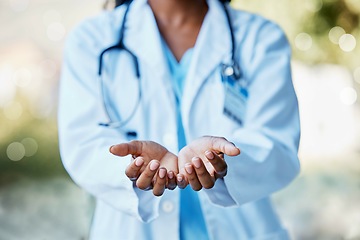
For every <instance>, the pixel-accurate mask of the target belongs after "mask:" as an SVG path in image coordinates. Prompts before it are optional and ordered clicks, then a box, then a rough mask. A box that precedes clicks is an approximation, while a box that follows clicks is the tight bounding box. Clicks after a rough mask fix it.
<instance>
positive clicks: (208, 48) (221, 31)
mask: <svg viewBox="0 0 360 240" xmlns="http://www.w3.org/2000/svg"><path fill="white" fill-rule="evenodd" d="M207 3H208V6H209V10H208V12H207V14H206V16H205V19H204V22H203V24H202V27H201V29H200V32H199V36H198V38H197V41H196V43H195V47H194V51H193V56H192V62H191V66H190V69H189V72H188V74H187V78H186V81H185V86H184V92H186V94H184V95H183V98H182V113H183V119H187V118H188V114H189V113H190V110H191V105H192V103H193V101H194V99H195V98H196V95H197V93H198V91H199V90H200V88H201V85H202V84H203V83H204V81H205V80H206V78H207V77H208V76H209V75H210V73H211V72H213V71H214V70H215V68H217V67H218V66H219V65H220V64H221V63H222V62H228V61H230V59H231V38H230V32H229V26H228V22H227V19H226V15H225V13H224V9H223V6H222V4H221V3H220V1H219V0H207ZM130 8H131V9H130V12H129V14H128V19H127V22H126V25H125V27H126V31H125V36H124V43H125V46H127V47H128V48H129V49H130V50H131V51H133V52H134V53H135V55H136V56H137V57H138V58H139V60H140V62H144V63H146V64H147V65H148V66H150V67H151V68H153V69H156V70H155V71H154V72H156V73H157V74H160V75H159V76H161V77H164V78H167V77H170V74H169V71H168V63H167V61H166V58H165V56H164V54H163V47H162V44H161V41H162V40H161V35H160V32H159V30H158V27H157V24H156V20H155V17H154V15H153V12H152V10H151V8H150V6H149V4H148V3H147V0H134V1H133V3H132V5H131V6H130ZM159 53H160V54H159ZM165 80H167V79H165ZM167 82H169V83H170V81H167ZM165 84H166V85H167V83H165ZM184 124H185V125H186V124H187V123H186V122H184ZM184 127H185V126H184Z"/></svg>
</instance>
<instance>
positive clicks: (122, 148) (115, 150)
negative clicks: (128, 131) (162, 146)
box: [109, 141, 142, 157]
mask: <svg viewBox="0 0 360 240" xmlns="http://www.w3.org/2000/svg"><path fill="white" fill-rule="evenodd" d="M141 149H142V142H141V141H131V142H128V143H120V144H116V145H113V146H111V147H110V150H109V151H110V152H111V153H112V154H114V155H117V156H120V157H124V156H126V155H129V154H131V155H135V156H139V155H141V152H142V151H141Z"/></svg>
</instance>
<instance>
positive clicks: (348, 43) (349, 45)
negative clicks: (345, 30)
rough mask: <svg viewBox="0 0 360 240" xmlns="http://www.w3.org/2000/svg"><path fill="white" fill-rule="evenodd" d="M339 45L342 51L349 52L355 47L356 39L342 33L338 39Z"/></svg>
mask: <svg viewBox="0 0 360 240" xmlns="http://www.w3.org/2000/svg"><path fill="white" fill-rule="evenodd" d="M339 46H340V48H341V50H343V51H344V52H351V51H353V50H354V49H355V47H356V39H355V37H354V36H353V35H351V34H343V35H342V36H341V37H340V39H339Z"/></svg>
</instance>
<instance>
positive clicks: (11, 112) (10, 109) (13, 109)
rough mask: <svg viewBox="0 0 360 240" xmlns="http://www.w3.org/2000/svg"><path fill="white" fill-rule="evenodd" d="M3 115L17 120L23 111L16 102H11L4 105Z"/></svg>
mask: <svg viewBox="0 0 360 240" xmlns="http://www.w3.org/2000/svg"><path fill="white" fill-rule="evenodd" d="M3 111H4V115H5V117H6V118H7V119H9V120H17V119H19V118H20V117H21V115H22V113H23V107H22V106H21V104H20V103H18V102H11V103H8V104H7V105H5V106H4V108H3Z"/></svg>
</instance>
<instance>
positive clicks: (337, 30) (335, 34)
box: [329, 26, 345, 44]
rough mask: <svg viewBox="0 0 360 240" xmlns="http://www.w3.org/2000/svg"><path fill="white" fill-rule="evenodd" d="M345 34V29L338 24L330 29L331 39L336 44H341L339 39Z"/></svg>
mask: <svg viewBox="0 0 360 240" xmlns="http://www.w3.org/2000/svg"><path fill="white" fill-rule="evenodd" d="M344 34H345V30H344V29H343V28H342V27H339V26H336V27H333V28H332V29H330V31H329V39H330V41H331V42H332V43H334V44H339V39H340V37H341V36H342V35H344Z"/></svg>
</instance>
